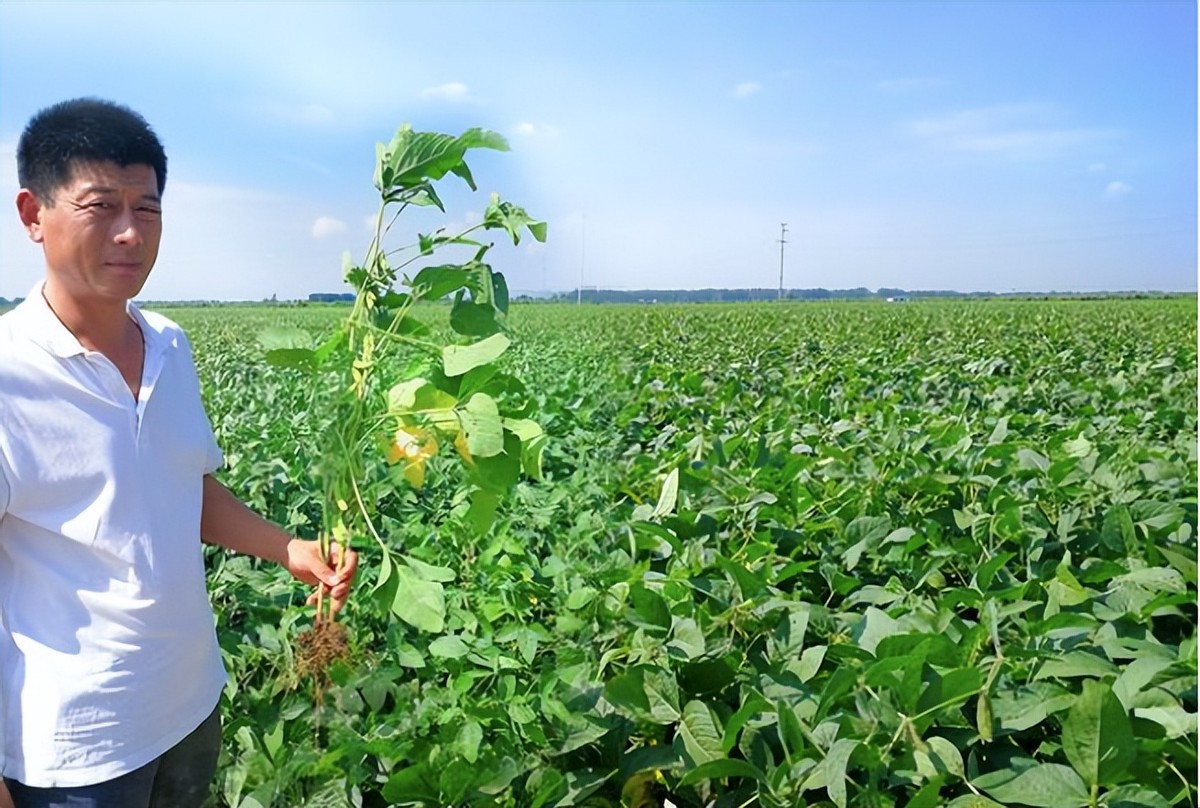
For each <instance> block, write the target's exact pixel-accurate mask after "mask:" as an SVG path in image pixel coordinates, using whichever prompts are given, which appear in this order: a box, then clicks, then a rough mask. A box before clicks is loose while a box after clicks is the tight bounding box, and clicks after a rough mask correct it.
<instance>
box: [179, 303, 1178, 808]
mask: <svg viewBox="0 0 1200 808" xmlns="http://www.w3.org/2000/svg"><path fill="white" fill-rule="evenodd" d="M448 308H449V307H443V306H438V305H433V304H428V305H426V306H425V307H424V308H421V309H419V310H418V311H417V315H416V316H417V317H419V318H420V319H422V320H423V321H425V322H426V323H427V324H428V325H429V326H430V328H432V329H434V330H437V329H444V328H445V322H444V321H445V320H446V318H447V312H448ZM166 313H167V314H169V315H170V316H172V317H174V318H175V319H177V320H178V321H179V322H180V323H182V324H183V325H184V326H185V328H187V329H188V331H189V334H190V335H191V338H192V341H193V344H194V347H195V354H196V357H197V362H198V364H199V368H200V375H201V379H202V382H203V392H204V396H205V400H206V403H207V406H208V410H209V415H210V417H211V418H212V421H213V423H214V427H215V429H216V432H217V437H218V440H219V441H220V442H221V444H222V446H223V448H224V450H225V453H226V466H225V468H224V469H223V471H222V472H220V475H221V476H222V478H223V479H224V481H225V482H226V483H227V484H229V485H230V487H231V488H232V489H233V490H234V491H236V492H238V493H239V494H240V495H242V496H243V497H244V498H245V499H246V500H247V501H248V502H249V503H250V504H251V505H253V506H254V507H255V508H257V509H258V510H260V511H261V512H262V513H264V514H265V515H267V516H269V517H270V518H272V519H274V520H276V521H278V522H279V523H281V524H283V525H286V526H288V527H289V529H291V530H293V531H295V532H296V533H298V534H300V535H305V536H310V537H311V536H314V535H316V533H317V532H318V531H319V530H320V529H321V527H320V525H321V522H320V519H321V517H320V513H321V510H320V508H321V503H320V502H319V500H320V498H321V496H322V495H321V487H320V484H319V482H318V481H317V478H318V477H319V475H320V469H321V467H322V457H321V456H320V455H321V452H322V448H321V447H322V446H324V445H325V444H326V442H325V441H324V440H322V438H323V435H324V433H326V432H327V431H328V430H329V428H330V424H329V423H328V422H327V421H323V420H322V419H321V418H320V417H317V416H316V415H315V411H314V409H313V408H314V403H313V402H314V401H316V400H318V399H319V398H320V397H321V395H322V394H323V392H324V391H323V390H322V385H323V384H329V385H338V384H341V383H342V377H338V378H336V379H332V380H330V381H329V382H323V381H321V378H322V377H319V376H317V377H314V376H313V375H312V374H306V373H304V372H302V371H299V370H293V369H288V368H281V367H275V366H269V365H268V364H266V363H265V362H264V361H263V355H264V351H263V349H262V347H260V345H259V344H258V342H257V340H256V334H258V333H259V332H260V331H261V330H262V329H264V328H266V327H279V326H299V327H302V328H304V329H306V330H307V331H309V332H311V333H313V334H318V335H319V334H321V333H323V332H326V331H329V330H332V329H334V328H335V327H336V324H337V322H338V319H339V318H340V317H341V316H342V315H343V314H344V312H343V310H339V309H336V308H324V307H319V306H309V307H271V308H265V307H263V308H245V307H232V306H226V307H211V308H189V309H170V310H168V311H167V312H166ZM1196 324H1197V309H1196V300H1195V297H1194V296H1193V297H1186V298H1176V299H1154V300H1092V301H1081V300H1049V301H1017V300H989V301H971V302H967V301H953V302H926V301H915V302H910V303H906V304H903V305H885V304H882V303H819V304H813V303H804V304H801V303H787V302H785V303H769V304H768V303H763V304H754V305H751V304H739V305H693V306H642V307H618V306H612V307H604V306H583V307H571V306H564V305H550V304H524V305H523V304H519V303H517V304H514V305H513V307H512V309H511V310H510V311H509V315H508V319H507V326H508V333H509V335H510V336H511V338H512V347H511V348H510V349H509V350H508V351H507V353H505V354H504V356H503V357H502V358H501V360H500V362H501V364H502V365H503V366H505V367H509V368H511V369H512V370H513V375H514V376H515V377H519V378H520V379H521V380H522V383H523V385H524V387H523V389H522V390H521V391H519V392H520V394H521V396H522V397H523V398H524V399H525V400H528V402H529V403H530V412H531V413H532V414H531V416H530V417H531V418H532V419H534V420H536V421H537V422H538V423H540V424H541V425H542V427H543V428H544V430H545V432H546V435H547V440H546V442H545V446H544V449H543V451H542V454H541V458H540V464H537V463H529V464H526V467H525V469H524V473H523V474H522V476H521V481H520V482H519V483H518V484H517V485H516V486H515V487H513V488H512V489H511V492H510V493H508V494H506V495H505V496H503V497H502V498H500V499H499V500H498V503H496V504H495V509H496V510H495V518H494V520H493V519H490V518H489V519H488V520H485V521H483V522H480V521H479V520H478V519H476V518H475V517H476V516H477V513H476V512H475V509H476V508H477V503H474V502H472V501H471V500H470V498H469V497H468V495H467V492H468V490H469V486H468V484H467V481H466V480H465V479H464V477H465V474H466V472H465V471H464V467H463V464H462V463H461V462H459V460H458V459H457V458H456V457H454V454H455V452H454V447H453V446H449V445H443V446H440V447H437V446H436V445H434V444H432V443H431V444H429V445H428V446H425V445H423V446H422V447H421V448H420V454H419V455H418V454H413V455H412V457H415V458H417V460H416V461H415V462H416V463H417V465H419V471H420V472H421V475H422V476H423V477H424V480H423V482H424V484H423V485H422V486H421V487H419V488H418V487H414V485H413V484H412V478H411V477H410V476H406V475H404V474H401V473H400V472H399V471H398V470H397V469H398V466H390V465H388V463H387V457H386V447H385V446H384V447H381V448H380V451H379V454H378V458H377V459H375V460H370V459H368V461H367V462H366V463H365V465H364V467H363V468H362V469H361V474H362V475H363V476H364V477H369V478H371V479H372V480H373V481H374V482H375V483H376V484H374V485H373V486H372V487H371V488H370V491H371V492H372V494H371V496H372V502H370V503H369V505H370V507H371V508H372V510H373V512H375V513H378V514H380V518H379V519H378V521H377V524H378V528H379V530H378V532H379V536H378V537H375V536H354V537H353V541H354V543H355V545H356V546H357V548H358V549H359V551H360V552H361V554H362V557H363V561H362V566H361V573H360V579H359V582H358V584H357V587H356V591H355V594H354V596H353V598H352V600H351V602H350V604H349V605H348V606H347V608H346V610H345V611H344V612H343V614H342V615H341V617H340V618H339V622H340V623H341V624H342V625H343V626H345V629H346V632H347V633H346V640H347V642H348V645H349V653H348V654H346V655H342V656H339V657H337V658H335V659H333V661H332V662H331V663H330V664H329V666H328V667H327V668H324V669H323V670H318V671H315V672H314V671H313V670H312V668H311V666H309V665H306V664H305V656H304V653H303V649H302V648H301V644H300V643H299V642H298V641H297V637H298V636H300V634H301V632H302V631H303V630H305V629H306V628H308V627H309V626H310V625H311V624H312V621H313V610H312V609H310V608H306V607H304V605H303V601H304V597H305V595H306V593H305V592H303V591H302V590H301V588H300V587H299V586H297V585H293V584H292V583H291V582H290V581H288V580H287V579H286V574H285V573H283V572H282V571H280V570H277V569H273V568H271V567H270V566H269V565H259V564H258V563H257V562H251V561H249V560H247V559H244V558H238V557H233V556H227V555H225V554H224V553H223V552H221V551H217V550H214V549H211V548H210V550H209V551H208V552H209V556H208V560H209V564H210V586H211V591H212V596H213V601H214V606H215V608H216V611H217V618H218V621H219V626H218V632H219V635H220V639H221V644H222V648H223V649H224V653H225V656H226V663H227V666H228V668H229V671H230V674H231V681H230V684H229V687H228V689H227V693H226V695H227V699H226V701H225V703H224V715H225V731H226V749H225V752H224V753H223V757H222V761H221V771H220V775H219V788H218V791H219V802H220V804H221V805H227V806H232V807H233V808H268V807H272V808H299V806H385V805H425V806H490V805H496V806H522V807H523V808H541V807H542V806H606V807H610V808H615V806H628V807H629V808H649V806H665V805H668V804H669V805H674V806H678V807H679V808H684V807H685V806H686V807H688V808H691V807H693V806H697V807H698V806H722V807H725V806H728V808H733V807H734V806H762V807H763V808H782V807H783V806H838V808H846V807H847V806H908V807H909V808H921V807H922V806H929V807H932V806H945V805H949V806H954V807H955V808H965V807H966V806H971V807H972V808H985V807H987V806H1047V807H1050V806H1052V807H1053V808H1072V807H1073V806H1107V807H1108V808H1134V806H1146V807H1147V808H1158V807H1159V806H1172V805H1185V806H1186V805H1191V806H1194V805H1196V800H1197V793H1196V781H1197V758H1196V754H1197V749H1196V746H1197V732H1196V728H1197V725H1196V713H1197V703H1196V702H1197V693H1196V683H1197V658H1196V616H1197V615H1196V601H1197V584H1196V551H1197V545H1196V480H1197V463H1196V453H1197V422H1196V413H1197V397H1196V389H1197V388H1196V385H1197V377H1196V365H1197V348H1196V346H1197V333H1196ZM397 361H400V360H397ZM464 417H465V416H464ZM426 448H428V449H429V451H428V452H426V451H425V450H426ZM433 449H437V450H438V451H437V452H436V454H434V453H433V451H432V450H433ZM414 451H416V450H414ZM429 455H432V456H429ZM516 462H517V461H516V459H513V463H516ZM410 465H412V464H410ZM538 465H540V469H539V468H538V467H537V466H538ZM514 468H515V466H514ZM380 481H384V482H389V483H390V484H386V485H379V484H378V483H379V482H380ZM489 516H490V514H489ZM385 547H386V548H389V549H388V550H387V551H386V552H385V550H384V549H383V548H385ZM398 560H402V562H399V563H398Z"/></svg>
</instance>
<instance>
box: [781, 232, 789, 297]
mask: <svg viewBox="0 0 1200 808" xmlns="http://www.w3.org/2000/svg"><path fill="white" fill-rule="evenodd" d="M779 228H780V229H779V299H780V300H783V245H784V244H787V223H786V222H785V223H783V224H781V225H779Z"/></svg>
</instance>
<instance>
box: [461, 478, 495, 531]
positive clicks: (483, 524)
mask: <svg viewBox="0 0 1200 808" xmlns="http://www.w3.org/2000/svg"><path fill="white" fill-rule="evenodd" d="M499 505H500V497H499V496H497V494H496V493H495V492H494V491H488V490H486V489H483V488H476V489H475V490H474V491H472V492H471V506H470V507H469V508H467V513H466V515H465V516H464V517H463V521H464V522H465V523H466V524H467V527H469V528H470V530H471V534H472V535H474V536H482V535H483V534H485V533H487V532H488V530H490V529H491V527H492V524H493V523H495V521H496V509H497V507H499Z"/></svg>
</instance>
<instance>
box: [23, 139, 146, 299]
mask: <svg viewBox="0 0 1200 808" xmlns="http://www.w3.org/2000/svg"><path fill="white" fill-rule="evenodd" d="M72 169H73V170H72V172H71V178H70V180H69V181H68V182H67V183H66V184H64V185H63V186H61V187H60V188H58V189H57V190H55V191H54V192H53V196H52V199H50V200H37V199H36V198H35V197H33V195H32V194H31V193H29V192H28V191H26V190H22V191H21V193H20V194H19V195H18V197H17V207H18V209H19V211H20V213H21V220H22V222H23V223H24V224H25V227H26V230H27V231H28V233H29V237H30V238H31V239H33V240H34V241H35V242H38V243H39V244H41V245H42V248H43V250H44V252H45V255H46V275H47V278H48V279H52V280H53V282H54V284H55V285H56V286H57V287H58V288H59V289H61V290H62V291H63V292H65V293H67V294H68V295H70V296H71V297H72V298H74V299H75V300H76V301H79V302H87V301H99V300H105V301H111V302H115V301H117V300H121V301H125V300H129V299H131V298H133V297H135V296H136V295H137V294H138V292H140V291H141V289H142V285H143V284H145V282H146V278H147V277H148V276H149V275H150V270H151V269H152V268H153V267H154V261H155V259H156V258H157V257H158V243H159V239H160V238H161V237H162V200H161V199H160V198H159V194H158V181H157V178H156V177H155V174H154V169H153V168H152V167H150V166H148V165H131V166H125V167H121V166H118V165H117V164H116V163H111V162H102V163H80V162H76V163H75V164H74V165H73V166H72Z"/></svg>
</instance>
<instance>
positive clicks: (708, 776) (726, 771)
mask: <svg viewBox="0 0 1200 808" xmlns="http://www.w3.org/2000/svg"><path fill="white" fill-rule="evenodd" d="M731 777H742V778H745V779H747V780H756V781H758V782H760V783H765V782H766V781H767V776H766V775H765V774H763V772H762V770H761V769H759V768H758V767H757V766H755V765H754V764H753V763H747V762H746V761H744V760H736V759H731V758H726V757H722V758H720V759H718V760H710V761H708V762H707V763H702V764H700V765H699V766H697V767H695V768H694V769H689V770H688V771H687V772H686V773H685V774H684V775H683V777H681V778H679V785H680V786H681V787H683V786H690V785H693V784H695V783H699V782H701V781H702V780H725V779H728V778H731Z"/></svg>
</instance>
